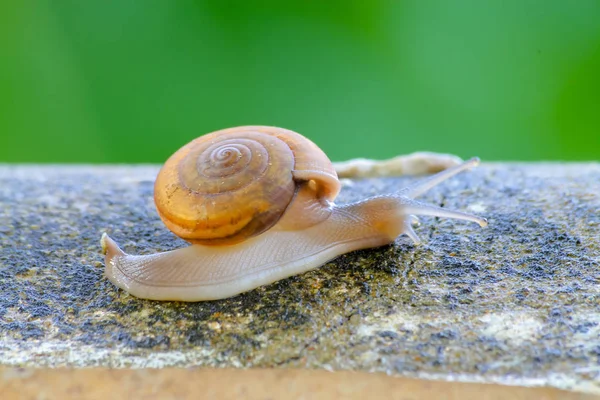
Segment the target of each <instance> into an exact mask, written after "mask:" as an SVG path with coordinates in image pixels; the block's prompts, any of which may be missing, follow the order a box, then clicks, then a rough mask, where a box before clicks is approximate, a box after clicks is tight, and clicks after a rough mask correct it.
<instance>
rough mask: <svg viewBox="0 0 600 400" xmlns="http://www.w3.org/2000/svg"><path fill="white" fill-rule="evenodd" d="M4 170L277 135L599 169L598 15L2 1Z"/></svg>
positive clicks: (337, 156)
mask: <svg viewBox="0 0 600 400" xmlns="http://www.w3.org/2000/svg"><path fill="white" fill-rule="evenodd" d="M0 49H1V52H2V57H1V62H0V162H136V163H137V162H162V161H164V160H165V158H166V157H168V155H170V154H171V153H172V152H173V151H174V150H175V149H177V148H179V147H180V146H181V145H183V144H184V143H186V142H188V141H189V140H191V139H192V138H195V137H197V136H199V135H201V134H203V133H207V132H210V131H213V130H217V129H221V128H225V127H231V126H236V125H243V124H265V125H276V126H283V127H286V128H289V129H293V130H296V131H298V132H301V133H303V134H305V135H307V136H309V137H310V138H312V139H313V140H314V141H315V142H317V143H318V144H319V145H320V146H321V147H322V148H323V149H324V150H325V151H326V152H327V154H329V155H330V156H331V158H332V159H334V160H341V159H347V158H351V157H372V158H385V157H390V156H393V155H396V154H399V153H406V152H410V151H415V150H432V151H441V152H450V153H456V154H458V155H461V156H463V157H468V156H472V155H479V156H480V157H482V158H483V159H484V160H546V159H551V160H598V159H600V1H598V0H577V1H565V0H546V1H542V0H539V1H533V0H526V1H523V0H512V1H495V0H490V1H475V0H473V1H446V0H439V1H432V0H414V1H393V0H389V1H382V0H369V1H363V0H360V1H359V0H353V1H351V0H336V1H324V2H316V1H315V2H312V1H304V0H297V1H296V0H294V1H285V2H282V1H275V0H272V1H261V2H249V1H247V0H246V1H243V0H229V1H225V0H210V1H177V2H176V1H167V0H163V1H151V0H148V1H124V0H120V1H117V0H111V1H100V0H90V1H74V0H71V1H67V0H65V1H50V0H47V1H43V0H40V1H26V0H23V1H16V0H15V1H12V0H9V1H6V2H2V4H1V5H0Z"/></svg>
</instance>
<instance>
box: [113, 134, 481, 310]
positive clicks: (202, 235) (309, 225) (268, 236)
mask: <svg viewBox="0 0 600 400" xmlns="http://www.w3.org/2000/svg"><path fill="white" fill-rule="evenodd" d="M477 163H478V159H471V160H469V161H467V162H465V163H462V164H460V165H457V166H454V167H451V168H449V169H446V170H444V171H442V172H440V173H438V174H436V175H433V176H431V177H429V178H427V179H425V180H423V181H421V182H419V183H417V184H415V185H413V186H410V187H408V188H405V189H402V190H400V191H398V192H397V193H394V194H391V195H385V196H375V197H371V198H368V199H365V200H362V201H359V202H356V203H352V204H348V205H342V206H338V205H336V204H335V203H334V200H335V197H336V196H337V194H338V193H339V190H340V187H341V185H340V183H339V181H338V179H337V175H336V172H335V168H334V167H333V165H332V163H331V162H330V161H329V159H328V158H327V156H326V155H325V154H324V153H323V151H322V150H320V149H319V148H318V147H317V146H316V145H315V144H314V143H313V142H311V141H310V140H309V139H307V138H305V137H303V136H302V135H300V134H298V133H295V132H292V131H289V130H286V129H281V128H273V127H264V126H246V127H238V128H231V129H225V130H221V131H217V132H213V133H211V134H208V135H204V136H201V137H200V138H198V139H195V140H194V141H192V142H190V143H189V144H187V145H186V146H184V147H182V148H181V149H180V150H178V151H177V152H176V153H175V154H173V156H171V157H170V158H169V160H167V162H166V163H165V165H164V166H163V167H162V169H161V171H160V172H159V174H158V176H157V179H156V182H155V186H154V198H155V203H156V207H157V211H158V214H159V216H160V218H161V219H162V220H163V222H164V223H165V225H166V226H167V227H168V228H169V229H170V230H171V231H172V232H173V233H175V234H176V235H178V236H180V237H181V238H183V239H185V240H187V241H189V242H190V243H192V245H190V246H188V247H185V248H182V249H178V250H173V251H168V252H164V253H158V254H153V255H145V256H135V255H129V254H126V253H124V252H123V251H122V250H121V249H120V248H119V246H118V245H117V244H116V242H115V241H113V240H112V239H111V238H110V237H108V235H106V234H104V235H103V236H102V240H101V242H102V248H103V251H104V253H105V267H106V268H105V275H106V276H107V277H108V278H109V279H110V280H111V281H112V282H113V283H114V284H115V285H117V286H118V287H120V288H122V289H124V290H126V291H128V292H129V293H131V294H133V295H134V296H137V297H141V298H146V299H153V300H181V301H201V300H214V299H221V298H227V297H231V296H234V295H237V294H239V293H242V292H245V291H248V290H252V289H254V288H256V287H258V286H261V285H265V284H268V283H272V282H275V281H277V280H280V279H283V278H286V277H289V276H292V275H296V274H299V273H302V272H306V271H309V270H312V269H314V268H317V267H319V266H321V265H323V264H325V263H327V262H328V261H330V260H332V259H334V258H336V257H337V256H339V255H341V254H344V253H348V252H350V251H354V250H358V249H364V248H371V247H378V246H382V245H385V244H389V243H392V242H393V241H394V240H395V239H396V238H397V237H398V236H399V235H401V234H403V233H405V234H407V235H408V236H409V237H410V238H411V239H412V240H413V241H414V242H415V243H418V242H419V238H418V237H417V235H416V233H415V232H414V230H413V228H412V226H411V222H412V216H414V215H432V216H439V217H449V218H455V219H463V220H469V221H473V222H477V223H478V224H479V225H481V226H485V225H486V224H487V222H486V220H485V219H483V218H479V217H476V216H473V215H470V214H465V213H461V212H457V211H450V210H447V209H444V208H440V207H436V206H432V205H427V204H423V203H420V202H418V201H416V200H414V198H415V197H416V196H418V195H420V194H422V193H424V192H425V191H427V190H429V189H430V188H432V187H433V186H435V185H437V184H439V183H440V182H442V181H444V180H446V179H448V178H450V177H452V176H454V175H456V174H457V173H459V172H461V171H464V170H466V169H469V168H470V167H473V166H475V165H477Z"/></svg>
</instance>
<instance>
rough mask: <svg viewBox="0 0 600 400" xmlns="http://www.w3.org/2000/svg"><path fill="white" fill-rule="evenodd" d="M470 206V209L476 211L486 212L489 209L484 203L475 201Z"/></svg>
mask: <svg viewBox="0 0 600 400" xmlns="http://www.w3.org/2000/svg"><path fill="white" fill-rule="evenodd" d="M468 208H469V210H470V211H472V212H474V213H483V212H485V210H487V207H486V206H485V204H483V203H473V204H471V205H469V207H468Z"/></svg>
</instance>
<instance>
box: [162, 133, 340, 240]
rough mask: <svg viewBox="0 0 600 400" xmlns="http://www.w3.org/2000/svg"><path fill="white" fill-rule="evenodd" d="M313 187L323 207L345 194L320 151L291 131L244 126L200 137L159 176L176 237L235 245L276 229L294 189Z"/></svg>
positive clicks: (164, 209) (166, 214)
mask: <svg viewBox="0 0 600 400" xmlns="http://www.w3.org/2000/svg"><path fill="white" fill-rule="evenodd" d="M308 181H313V182H314V184H312V185H311V187H314V188H315V200H316V201H318V202H322V203H325V204H326V203H327V202H328V201H333V200H334V199H335V197H336V196H337V194H338V192H339V190H340V184H339V181H338V179H337V175H336V173H335V169H334V168H333V166H332V164H331V161H329V159H328V158H327V156H326V155H325V153H323V151H322V150H321V149H319V148H318V147H317V145H315V144H314V143H313V142H311V141H310V140H309V139H307V138H305V137H304V136H302V135H300V134H298V133H296V132H293V131H290V130H287V129H282V128H274V127H268V126H243V127H237V128H230V129H224V130H220V131H216V132H213V133H209V134H207V135H204V136H201V137H199V138H197V139H195V140H193V141H192V142H190V143H188V144H187V145H185V146H183V147H182V148H181V149H179V150H178V151H177V152H176V153H175V154H173V155H172V156H171V157H170V158H169V159H168V160H167V162H166V163H165V165H164V166H163V167H162V169H161V170H160V172H159V173H158V176H157V178H156V183H155V185H154V201H155V203H156V208H157V210H158V214H159V215H160V218H161V219H162V220H163V222H164V223H165V225H166V226H167V228H169V229H170V230H171V231H172V232H173V233H175V234H176V235H177V236H179V237H181V238H183V239H185V240H187V241H190V242H193V243H201V244H233V243H237V242H240V241H242V240H244V239H246V238H249V237H252V236H256V235H258V234H260V233H262V232H264V231H265V230H267V229H269V228H270V227H272V226H273V225H274V224H275V223H277V221H278V220H279V218H280V217H281V216H282V214H283V213H284V211H285V210H286V208H287V207H288V205H289V204H290V202H291V201H292V199H293V198H294V194H295V193H296V186H297V185H298V184H301V183H302V182H308ZM323 200H327V201H323Z"/></svg>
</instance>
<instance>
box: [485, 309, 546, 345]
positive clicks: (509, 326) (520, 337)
mask: <svg viewBox="0 0 600 400" xmlns="http://www.w3.org/2000/svg"><path fill="white" fill-rule="evenodd" d="M480 321H481V322H483V323H484V324H486V326H485V327H484V328H483V329H482V330H481V333H482V334H483V335H485V336H490V337H493V338H496V339H498V340H504V341H506V342H509V343H511V344H513V345H517V346H518V345H520V344H521V343H524V342H527V341H533V340H535V339H536V338H537V336H538V334H539V332H540V331H541V330H542V328H543V327H544V324H543V322H542V321H540V320H539V319H537V318H535V317H534V316H533V315H530V314H527V313H525V312H520V313H515V312H506V313H492V314H487V315H484V316H483V317H481V318H480Z"/></svg>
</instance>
